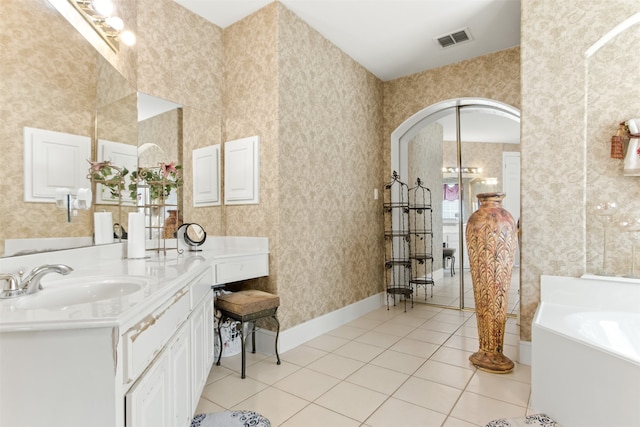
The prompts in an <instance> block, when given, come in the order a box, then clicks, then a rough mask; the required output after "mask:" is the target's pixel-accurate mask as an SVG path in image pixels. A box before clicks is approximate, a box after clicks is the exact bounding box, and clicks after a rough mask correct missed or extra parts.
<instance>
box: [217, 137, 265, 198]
mask: <svg viewBox="0 0 640 427" xmlns="http://www.w3.org/2000/svg"><path fill="white" fill-rule="evenodd" d="M259 141H260V138H259V137H258V136H251V137H248V138H242V139H237V140H234V141H227V142H225V144H224V202H225V203H226V204H228V205H237V204H256V203H258V202H259V201H260V187H259V183H260V167H259V165H260V149H259Z"/></svg>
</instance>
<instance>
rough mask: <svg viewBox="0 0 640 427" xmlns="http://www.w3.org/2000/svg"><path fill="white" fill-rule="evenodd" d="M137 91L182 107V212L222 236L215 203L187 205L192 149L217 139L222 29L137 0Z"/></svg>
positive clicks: (166, 4) (165, 2) (153, 0)
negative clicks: (195, 206)
mask: <svg viewBox="0 0 640 427" xmlns="http://www.w3.org/2000/svg"><path fill="white" fill-rule="evenodd" d="M137 7H138V9H137V16H138V34H137V36H138V37H137V43H136V48H137V70H138V86H137V87H138V91H140V92H144V93H147V94H150V95H153V96H157V97H159V98H163V99H166V100H168V101H172V102H175V103H178V104H181V105H183V112H182V140H183V146H182V152H181V153H177V156H178V157H181V160H180V161H181V163H182V165H183V168H184V186H183V187H182V196H183V202H184V205H183V212H182V216H183V218H184V221H186V222H197V223H199V224H201V225H202V226H203V227H204V228H205V230H207V233H208V234H209V235H212V236H214V235H223V234H224V230H223V225H222V208H221V207H202V208H194V207H193V195H192V192H193V178H192V174H191V171H192V168H191V165H192V157H191V153H192V151H193V149H195V148H200V147H206V146H209V145H214V144H220V143H221V142H222V113H223V108H222V83H223V72H222V70H223V49H222V29H221V28H219V27H217V26H215V25H213V24H212V23H210V22H209V21H206V20H205V19H203V18H201V17H199V16H197V15H195V14H193V13H192V12H190V11H188V10H186V9H185V8H183V7H182V6H179V5H178V4H177V3H175V2H173V1H170V0H138V1H137Z"/></svg>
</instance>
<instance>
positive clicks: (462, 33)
mask: <svg viewBox="0 0 640 427" xmlns="http://www.w3.org/2000/svg"><path fill="white" fill-rule="evenodd" d="M435 40H436V41H437V42H438V44H439V45H440V47H442V48H445V47H450V46H455V45H457V44H460V43H464V42H468V41H471V40H473V38H472V37H471V33H470V32H469V29H468V28H463V29H461V30H456V31H453V32H452V33H449V34H445V35H442V36H438V37H436V38H435Z"/></svg>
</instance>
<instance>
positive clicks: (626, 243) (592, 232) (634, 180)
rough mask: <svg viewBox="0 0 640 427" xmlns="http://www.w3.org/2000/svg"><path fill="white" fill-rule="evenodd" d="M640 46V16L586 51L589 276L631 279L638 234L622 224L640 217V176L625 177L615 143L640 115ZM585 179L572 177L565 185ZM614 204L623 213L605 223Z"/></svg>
mask: <svg viewBox="0 0 640 427" xmlns="http://www.w3.org/2000/svg"><path fill="white" fill-rule="evenodd" d="M638 46H640V13H636V14H635V15H632V16H630V17H628V18H627V19H624V20H621V22H620V23H617V25H615V26H612V27H611V29H610V30H607V32H606V33H605V34H602V38H601V39H599V40H597V41H595V40H594V44H593V45H592V46H591V47H590V48H589V49H588V50H587V51H586V52H585V64H586V66H585V70H586V76H585V78H586V81H587V93H586V95H585V99H586V106H585V109H586V117H587V128H586V132H585V133H584V135H585V136H586V139H585V146H586V153H587V160H586V161H587V166H586V175H587V176H586V206H585V213H586V226H587V227H586V229H587V236H586V239H587V245H586V272H587V273H599V272H608V273H610V274H615V275H623V276H627V275H631V270H632V266H633V259H632V255H633V251H632V248H633V244H634V241H633V233H630V232H627V230H626V229H625V227H623V226H620V223H621V222H622V221H621V220H622V219H623V218H624V217H632V216H634V215H635V216H637V215H639V213H640V184H639V181H638V179H639V178H638V177H634V176H624V175H623V160H621V159H617V158H612V156H611V146H610V141H611V137H612V135H615V134H616V130H617V129H618V126H619V124H620V123H621V122H623V121H626V120H629V119H632V118H635V117H637V116H638V112H640V96H638V93H639V91H638V78H637V76H638V70H639V69H640V55H639V54H638ZM623 148H624V149H625V150H627V149H628V147H623ZM625 153H626V151H625ZM583 179H584V178H583V177H582V176H579V177H567V183H566V184H567V185H570V184H571V182H572V181H573V180H576V181H577V180H583ZM580 182H582V181H580ZM610 202H615V203H617V205H618V206H619V208H618V212H617V213H616V215H614V217H611V218H609V219H608V220H606V221H605V220H604V219H605V218H604V217H602V216H599V215H598V214H597V211H596V206H597V205H598V204H606V203H610ZM605 227H606V228H607V230H606V231H605ZM605 236H606V239H605ZM605 240H606V241H605ZM636 255H637V254H636ZM636 262H638V260H636Z"/></svg>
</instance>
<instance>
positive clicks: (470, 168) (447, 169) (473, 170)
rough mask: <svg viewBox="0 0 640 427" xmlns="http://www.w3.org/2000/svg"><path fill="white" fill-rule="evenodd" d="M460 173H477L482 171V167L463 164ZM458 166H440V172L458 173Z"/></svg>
mask: <svg viewBox="0 0 640 427" xmlns="http://www.w3.org/2000/svg"><path fill="white" fill-rule="evenodd" d="M461 169H462V173H464V174H479V173H482V168H478V167H475V166H463V167H462V168H461ZM461 169H460V168H457V167H453V166H446V167H443V168H442V172H444V173H458V172H459V171H460V170H461Z"/></svg>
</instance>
